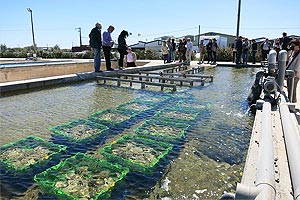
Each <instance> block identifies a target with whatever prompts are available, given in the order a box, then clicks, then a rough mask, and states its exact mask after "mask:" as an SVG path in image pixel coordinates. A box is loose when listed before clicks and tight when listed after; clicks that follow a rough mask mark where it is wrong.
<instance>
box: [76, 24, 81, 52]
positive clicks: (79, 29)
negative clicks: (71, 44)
mask: <svg viewBox="0 0 300 200" xmlns="http://www.w3.org/2000/svg"><path fill="white" fill-rule="evenodd" d="M75 29H78V32H79V45H80V47H81V46H82V39H81V27H78V28H75Z"/></svg>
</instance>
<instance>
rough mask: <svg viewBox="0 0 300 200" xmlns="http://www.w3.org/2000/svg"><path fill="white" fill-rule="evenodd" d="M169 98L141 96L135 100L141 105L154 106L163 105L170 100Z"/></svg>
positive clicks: (164, 96)
mask: <svg viewBox="0 0 300 200" xmlns="http://www.w3.org/2000/svg"><path fill="white" fill-rule="evenodd" d="M169 98H170V97H169V96H166V95H162V96H158V95H152V96H147V95H144V96H141V97H138V98H136V99H135V101H136V102H141V103H151V104H153V105H155V104H157V103H161V102H163V101H165V100H167V99H169Z"/></svg>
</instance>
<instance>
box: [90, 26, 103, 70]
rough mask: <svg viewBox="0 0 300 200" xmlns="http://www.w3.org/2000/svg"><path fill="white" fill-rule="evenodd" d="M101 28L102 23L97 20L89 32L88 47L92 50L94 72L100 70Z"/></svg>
mask: <svg viewBox="0 0 300 200" xmlns="http://www.w3.org/2000/svg"><path fill="white" fill-rule="evenodd" d="M101 28H102V25H101V24H100V23H99V22H97V23H96V25H95V27H94V28H93V29H92V30H91V32H90V34H89V37H90V47H91V48H92V49H93V51H94V68H95V72H102V71H101V70H100V67H101V46H102V39H101Z"/></svg>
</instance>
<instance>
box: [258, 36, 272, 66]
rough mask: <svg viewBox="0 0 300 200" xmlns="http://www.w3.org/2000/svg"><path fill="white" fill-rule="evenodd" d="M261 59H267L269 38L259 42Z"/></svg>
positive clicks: (269, 46)
mask: <svg viewBox="0 0 300 200" xmlns="http://www.w3.org/2000/svg"><path fill="white" fill-rule="evenodd" d="M260 48H261V51H262V52H261V60H262V61H265V60H266V59H268V54H269V51H270V50H271V43H270V42H269V39H268V38H266V39H265V41H264V42H263V43H262V44H261V46H260Z"/></svg>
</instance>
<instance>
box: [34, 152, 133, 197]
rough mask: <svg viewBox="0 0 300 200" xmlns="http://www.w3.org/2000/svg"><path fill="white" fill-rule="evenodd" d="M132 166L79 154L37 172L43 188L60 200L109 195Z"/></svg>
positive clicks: (38, 180) (36, 176)
mask: <svg viewBox="0 0 300 200" xmlns="http://www.w3.org/2000/svg"><path fill="white" fill-rule="evenodd" d="M128 172H129V169H128V168H126V167H122V166H119V165H115V164H111V163H109V162H107V161H105V160H100V159H96V158H93V157H90V156H88V155H85V154H83V153H77V154H76V155H75V156H72V157H70V158H68V159H66V160H65V161H63V162H60V163H59V164H58V165H55V166H53V167H51V168H49V169H47V170H46V171H44V172H42V173H40V174H37V175H35V177H34V180H35V181H36V182H37V183H38V184H39V185H40V186H41V188H42V189H43V190H44V191H45V192H46V193H50V194H54V195H56V196H57V197H58V198H59V199H103V198H109V196H110V192H111V190H112V188H113V187H114V186H115V184H116V183H117V182H118V181H120V180H122V179H123V178H124V177H125V175H126V174H127V173H128Z"/></svg>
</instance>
